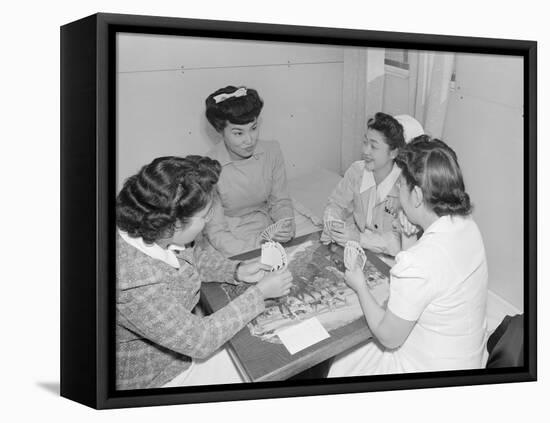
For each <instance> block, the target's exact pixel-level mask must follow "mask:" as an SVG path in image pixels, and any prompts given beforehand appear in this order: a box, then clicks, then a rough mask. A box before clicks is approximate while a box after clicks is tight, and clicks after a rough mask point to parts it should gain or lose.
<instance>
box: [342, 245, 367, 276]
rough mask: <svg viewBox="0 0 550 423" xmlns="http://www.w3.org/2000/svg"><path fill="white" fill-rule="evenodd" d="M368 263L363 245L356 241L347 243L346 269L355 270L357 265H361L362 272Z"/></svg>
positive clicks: (345, 253) (345, 252) (345, 251)
mask: <svg viewBox="0 0 550 423" xmlns="http://www.w3.org/2000/svg"><path fill="white" fill-rule="evenodd" d="M366 262H367V256H366V255H365V251H364V250H363V248H361V245H359V243H357V242H355V241H348V242H346V246H345V248H344V265H345V266H346V269H348V270H353V269H354V268H355V266H356V265H359V267H360V268H361V270H363V268H364V266H365V263H366Z"/></svg>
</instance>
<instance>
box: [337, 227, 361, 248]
mask: <svg viewBox="0 0 550 423" xmlns="http://www.w3.org/2000/svg"><path fill="white" fill-rule="evenodd" d="M330 235H331V238H332V239H333V240H334V242H336V243H337V244H340V245H341V246H342V247H343V246H345V245H346V242H348V241H355V242H359V241H360V238H361V234H360V232H359V230H358V229H357V226H355V225H348V224H346V225H345V226H344V229H343V230H342V231H338V230H335V229H332V230H331V231H330Z"/></svg>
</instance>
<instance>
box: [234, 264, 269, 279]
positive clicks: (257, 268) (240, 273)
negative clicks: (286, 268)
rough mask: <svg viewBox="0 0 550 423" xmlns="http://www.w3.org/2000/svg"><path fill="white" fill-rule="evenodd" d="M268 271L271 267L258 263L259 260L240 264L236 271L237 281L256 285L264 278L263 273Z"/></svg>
mask: <svg viewBox="0 0 550 423" xmlns="http://www.w3.org/2000/svg"><path fill="white" fill-rule="evenodd" d="M270 270H271V266H269V265H267V264H262V263H260V259H259V258H257V259H254V260H251V261H248V262H242V263H241V265H240V266H239V268H238V269H237V279H238V280H239V281H241V282H246V283H256V282H258V281H259V280H260V279H262V278H263V277H264V274H265V272H269V271H270Z"/></svg>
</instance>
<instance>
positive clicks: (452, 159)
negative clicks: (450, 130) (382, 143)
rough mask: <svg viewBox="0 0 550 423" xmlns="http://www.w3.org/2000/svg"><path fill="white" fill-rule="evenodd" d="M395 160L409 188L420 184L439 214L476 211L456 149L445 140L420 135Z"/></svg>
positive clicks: (427, 201)
mask: <svg viewBox="0 0 550 423" xmlns="http://www.w3.org/2000/svg"><path fill="white" fill-rule="evenodd" d="M395 163H396V164H397V165H398V166H399V167H400V168H401V172H402V175H403V177H404V178H405V180H406V181H407V186H408V188H409V190H412V189H413V187H415V186H418V187H420V189H421V190H422V194H423V195H424V200H425V201H426V203H427V205H428V206H429V207H430V208H431V209H432V210H433V211H434V212H435V214H437V215H438V216H440V217H441V216H447V215H451V216H453V215H461V216H466V215H468V214H470V213H471V212H472V204H471V203H470V196H469V195H468V194H467V193H466V190H465V188H464V180H463V178H462V171H461V170H460V166H459V165H458V161H457V158H456V153H455V152H454V151H453V149H452V148H451V147H449V146H448V145H447V144H445V143H444V142H443V141H441V140H439V139H436V138H433V139H432V138H430V137H429V136H428V135H420V136H419V137H416V138H415V139H413V140H412V141H411V142H410V143H409V144H407V145H406V146H405V147H403V148H402V149H401V150H400V151H399V155H398V156H397V158H396V159H395Z"/></svg>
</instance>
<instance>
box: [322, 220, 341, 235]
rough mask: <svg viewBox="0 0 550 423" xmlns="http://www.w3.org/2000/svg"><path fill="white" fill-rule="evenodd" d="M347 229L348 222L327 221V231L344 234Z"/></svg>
mask: <svg viewBox="0 0 550 423" xmlns="http://www.w3.org/2000/svg"><path fill="white" fill-rule="evenodd" d="M345 228H346V222H344V221H343V220H340V219H327V220H325V229H328V230H329V231H330V232H332V231H336V232H344V229H345Z"/></svg>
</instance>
